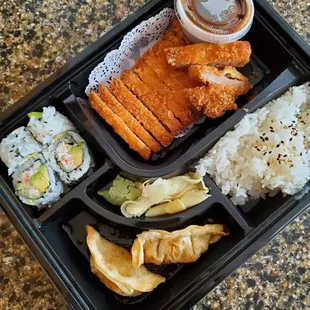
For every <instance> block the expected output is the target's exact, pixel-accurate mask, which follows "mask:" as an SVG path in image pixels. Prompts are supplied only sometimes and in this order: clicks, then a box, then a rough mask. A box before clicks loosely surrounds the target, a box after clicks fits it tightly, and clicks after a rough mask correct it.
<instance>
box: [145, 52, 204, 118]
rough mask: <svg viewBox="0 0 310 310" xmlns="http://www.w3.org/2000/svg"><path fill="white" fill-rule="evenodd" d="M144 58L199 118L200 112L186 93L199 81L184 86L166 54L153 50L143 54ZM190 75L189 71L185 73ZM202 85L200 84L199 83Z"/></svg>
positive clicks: (195, 116)
mask: <svg viewBox="0 0 310 310" xmlns="http://www.w3.org/2000/svg"><path fill="white" fill-rule="evenodd" d="M143 60H144V61H145V62H146V64H147V65H148V66H149V67H150V68H152V69H153V70H154V71H155V72H156V73H157V75H158V76H159V78H160V79H161V80H162V81H163V83H164V84H165V85H166V86H167V87H169V88H170V90H171V91H172V92H173V93H174V94H178V95H177V96H178V97H179V99H178V100H180V101H181V102H186V104H187V106H188V107H189V108H190V109H191V111H192V113H193V115H194V118H195V119H196V120H198V119H199V118H200V114H199V113H198V112H197V110H195V109H194V108H193V107H192V106H191V105H190V104H189V102H188V100H187V97H186V95H185V93H184V89H185V88H187V87H188V88H190V87H196V86H197V83H196V82H195V84H194V85H193V84H192V83H187V84H186V86H184V85H183V84H182V83H181V82H180V77H179V76H178V74H177V73H176V71H177V70H176V69H174V68H172V67H171V66H169V65H168V63H167V61H166V58H165V56H164V55H163V56H159V55H158V53H156V54H154V53H153V51H152V50H151V51H147V52H146V53H145V54H144V55H143ZM181 73H182V72H181ZM184 74H185V75H187V76H188V74H187V73H184ZM199 86H200V85H199Z"/></svg>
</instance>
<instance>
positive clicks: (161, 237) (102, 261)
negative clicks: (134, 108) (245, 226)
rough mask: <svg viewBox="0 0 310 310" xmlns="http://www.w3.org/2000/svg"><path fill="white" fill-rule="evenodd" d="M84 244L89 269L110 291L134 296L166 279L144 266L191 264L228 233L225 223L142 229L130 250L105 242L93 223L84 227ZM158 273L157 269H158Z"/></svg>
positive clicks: (153, 287)
mask: <svg viewBox="0 0 310 310" xmlns="http://www.w3.org/2000/svg"><path fill="white" fill-rule="evenodd" d="M86 232H87V236H86V243H87V246H88V249H89V252H90V259H89V260H90V267H91V271H92V272H93V273H94V274H95V275H96V276H97V277H98V278H99V280H100V281H101V282H102V283H103V284H105V285H106V287H107V288H109V289H110V290H111V291H113V292H115V293H117V294H118V295H121V296H127V297H137V296H139V295H141V294H142V293H146V292H151V291H153V290H154V289H155V288H156V287H157V286H158V285H159V284H161V283H163V282H165V281H166V279H165V277H163V276H161V275H160V274H157V273H153V272H151V271H149V270H148V268H146V267H145V266H144V264H145V263H151V264H154V265H162V266H164V265H167V264H180V263H182V264H185V263H193V262H195V261H197V260H198V259H199V257H200V256H201V255H202V254H203V253H205V252H206V251H207V250H208V248H209V245H211V244H213V243H216V242H218V241H220V239H221V238H222V237H224V236H228V235H229V231H228V229H227V228H226V227H225V226H224V225H219V224H206V225H204V226H198V225H191V226H188V227H187V228H185V229H182V230H177V231H173V232H168V231H164V230H149V231H144V232H142V233H141V234H138V235H137V236H136V239H135V240H134V242H133V244H132V247H131V252H129V251H127V250H126V249H124V248H122V247H120V246H118V245H116V244H114V243H112V242H110V241H108V240H107V239H106V238H104V237H103V236H101V235H100V234H99V233H98V232H97V231H96V230H95V229H94V228H93V227H92V226H89V225H87V226H86ZM157 272H158V271H157Z"/></svg>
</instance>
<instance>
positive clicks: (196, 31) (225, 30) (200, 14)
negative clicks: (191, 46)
mask: <svg viewBox="0 0 310 310" xmlns="http://www.w3.org/2000/svg"><path fill="white" fill-rule="evenodd" d="M175 10H176V13H177V16H178V18H179V20H180V22H181V24H182V26H183V29H184V30H185V33H186V34H187V35H189V36H190V39H193V40H194V41H200V42H201V41H202V42H211V43H227V42H233V41H237V40H239V39H240V38H242V37H243V36H244V35H245V34H246V33H247V32H248V31H249V30H250V28H251V26H252V22H253V17H254V5H253V1H252V0H205V1H202V0H175Z"/></svg>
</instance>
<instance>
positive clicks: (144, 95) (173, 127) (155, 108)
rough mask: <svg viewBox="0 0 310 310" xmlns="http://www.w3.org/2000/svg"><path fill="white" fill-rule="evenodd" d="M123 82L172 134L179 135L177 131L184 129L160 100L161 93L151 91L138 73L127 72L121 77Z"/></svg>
mask: <svg viewBox="0 0 310 310" xmlns="http://www.w3.org/2000/svg"><path fill="white" fill-rule="evenodd" d="M121 80H122V81H123V82H124V84H125V85H126V86H127V87H128V88H129V89H130V90H131V91H132V92H133V93H134V94H135V95H136V96H137V97H138V98H139V99H140V100H141V101H142V102H143V103H144V104H145V105H146V106H147V107H148V108H149V109H150V110H151V111H152V112H153V114H154V115H156V116H157V117H158V119H159V120H160V121H161V122H162V123H163V124H164V125H165V126H166V127H167V128H168V129H169V130H170V132H171V133H172V134H177V131H178V130H181V129H182V128H183V126H182V124H181V123H180V122H179V121H178V120H177V119H176V118H175V117H174V114H173V112H172V111H171V110H169V109H168V107H167V106H165V105H164V103H163V102H162V101H161V100H160V93H157V92H154V91H151V90H150V89H149V88H148V87H147V86H146V85H145V84H144V83H143V82H142V81H141V80H140V78H139V77H138V75H137V74H136V73H134V72H132V71H128V70H126V71H124V72H123V74H122V75H121Z"/></svg>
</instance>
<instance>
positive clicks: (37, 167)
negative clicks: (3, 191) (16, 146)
mask: <svg viewBox="0 0 310 310" xmlns="http://www.w3.org/2000/svg"><path fill="white" fill-rule="evenodd" d="M12 179H13V186H14V189H15V194H16V196H17V197H18V198H19V199H20V200H21V201H22V202H24V203H25V204H27V205H32V206H37V207H38V208H41V207H43V206H45V205H49V204H51V203H53V202H55V201H57V200H58V199H59V198H60V195H61V194H62V193H63V191H64V188H63V184H62V183H61V181H60V180H59V177H58V176H57V175H56V173H55V172H54V171H53V169H52V168H51V167H50V166H49V165H48V164H47V162H46V159H45V158H44V157H43V156H42V155H41V154H39V153H38V154H37V155H34V156H33V157H31V158H29V159H28V160H27V161H25V162H24V163H23V164H22V165H21V166H20V167H18V168H17V170H15V172H14V173H13V175H12Z"/></svg>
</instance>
